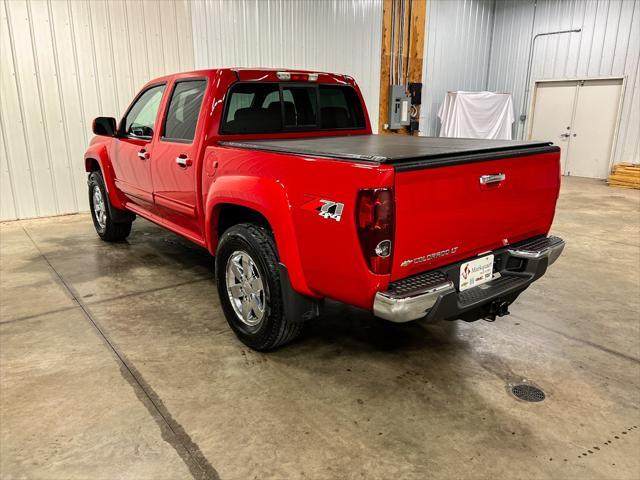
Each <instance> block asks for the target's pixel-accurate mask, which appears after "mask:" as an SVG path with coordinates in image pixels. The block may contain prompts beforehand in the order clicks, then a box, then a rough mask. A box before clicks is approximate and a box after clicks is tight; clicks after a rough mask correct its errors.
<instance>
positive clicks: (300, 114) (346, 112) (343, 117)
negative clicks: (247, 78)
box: [220, 82, 365, 134]
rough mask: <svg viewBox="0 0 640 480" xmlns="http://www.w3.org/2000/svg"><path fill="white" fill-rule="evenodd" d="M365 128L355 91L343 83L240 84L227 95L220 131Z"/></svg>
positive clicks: (261, 131) (267, 131)
mask: <svg viewBox="0 0 640 480" xmlns="http://www.w3.org/2000/svg"><path fill="white" fill-rule="evenodd" d="M360 128H365V121H364V114H363V111H362V106H361V105H360V99H359V98H358V95H357V93H356V92H355V90H354V89H353V88H351V87H348V86H342V85H309V84H299V83H262V82H260V83H258V82H251V83H237V84H235V85H234V86H233V87H232V88H231V91H230V94H229V95H228V97H227V101H226V105H225V109H224V114H223V122H222V126H221V129H220V131H221V133H223V134H241V133H273V132H281V131H291V130H295V131H309V130H340V129H344V130H347V129H360Z"/></svg>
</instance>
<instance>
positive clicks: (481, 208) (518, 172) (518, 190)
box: [391, 151, 560, 280]
mask: <svg viewBox="0 0 640 480" xmlns="http://www.w3.org/2000/svg"><path fill="white" fill-rule="evenodd" d="M498 174H504V180H503V181H496V182H494V183H486V184H482V183H481V181H480V178H481V177H483V176H487V175H498ZM485 178H486V179H487V180H496V179H495V178H489V177H485ZM559 189H560V156H559V153H558V152H557V151H553V152H550V153H541V154H535V155H527V156H523V157H511V158H500V159H497V160H491V159H490V158H489V159H487V160H485V161H477V160H476V161H474V162H473V163H462V164H453V165H449V166H432V167H430V168H423V169H415V170H411V169H408V170H403V169H401V168H398V169H397V173H396V180H395V192H396V227H395V228H396V233H395V248H394V252H393V267H392V272H391V273H392V280H397V279H401V278H404V277H407V276H410V275H413V274H415V273H419V272H423V271H427V270H431V269H433V268H436V267H439V266H441V265H446V264H449V263H453V262H456V261H459V260H463V259H465V258H469V257H473V256H475V255H478V254H480V253H484V252H487V251H489V250H492V249H495V248H499V247H502V246H505V245H508V244H512V243H515V242H518V241H521V240H524V239H527V238H529V237H533V236H536V235H545V234H547V233H548V231H549V228H550V227H551V222H552V221H553V215H554V212H555V205H556V200H557V197H558V191H559Z"/></svg>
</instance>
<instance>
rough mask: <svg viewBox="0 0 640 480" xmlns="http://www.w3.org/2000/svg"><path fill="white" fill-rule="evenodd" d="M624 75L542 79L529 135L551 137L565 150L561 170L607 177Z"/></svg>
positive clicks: (537, 90)
mask: <svg viewBox="0 0 640 480" xmlns="http://www.w3.org/2000/svg"><path fill="white" fill-rule="evenodd" d="M621 94H622V79H619V78H616V79H602V80H576V81H559V82H539V83H537V85H536V93H535V103H534V109H533V119H532V125H531V130H530V135H529V138H531V139H533V140H551V141H553V142H554V143H555V144H556V145H558V146H560V148H561V150H562V155H561V161H562V172H563V174H564V175H574V176H578V177H590V178H606V176H607V175H608V174H609V167H610V166H609V160H610V158H611V147H612V145H613V140H614V134H615V130H616V123H617V119H618V111H619V106H620V95H621Z"/></svg>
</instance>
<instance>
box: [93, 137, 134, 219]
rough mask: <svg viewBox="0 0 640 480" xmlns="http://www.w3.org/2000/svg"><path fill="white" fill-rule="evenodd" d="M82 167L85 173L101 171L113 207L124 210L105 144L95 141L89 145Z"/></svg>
mask: <svg viewBox="0 0 640 480" xmlns="http://www.w3.org/2000/svg"><path fill="white" fill-rule="evenodd" d="M84 169H85V171H86V172H87V173H89V174H91V173H92V172H97V171H99V172H100V173H102V178H103V179H104V184H105V187H106V189H107V194H108V195H109V201H110V202H111V205H113V206H114V207H116V208H118V209H121V210H124V209H125V207H124V202H123V201H122V198H120V195H118V190H117V188H116V184H115V180H114V172H113V166H112V164H111V159H110V158H109V153H108V151H107V145H106V144H104V143H95V144H93V145H91V146H90V147H89V148H88V149H87V151H86V152H85V154H84Z"/></svg>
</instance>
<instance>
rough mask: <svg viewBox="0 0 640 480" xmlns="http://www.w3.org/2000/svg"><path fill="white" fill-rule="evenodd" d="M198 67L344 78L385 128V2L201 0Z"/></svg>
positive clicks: (197, 6)
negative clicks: (381, 109)
mask: <svg viewBox="0 0 640 480" xmlns="http://www.w3.org/2000/svg"><path fill="white" fill-rule="evenodd" d="M191 9H192V15H193V34H194V39H193V40H194V51H195V60H196V66H197V67H198V68H217V67H233V66H238V67H274V68H300V69H306V70H318V71H328V72H335V73H345V74H348V75H351V76H352V77H354V78H355V79H356V81H357V82H358V85H359V86H360V88H361V89H362V93H363V95H364V98H365V101H366V103H367V107H368V110H369V117H370V119H371V123H372V126H373V128H374V130H377V128H378V103H379V89H380V53H381V48H382V38H381V35H382V1H381V0H324V1H316V0H237V1H228V0H226V1H225V0H222V1H207V0H195V1H194V2H193V3H192V5H191Z"/></svg>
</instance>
